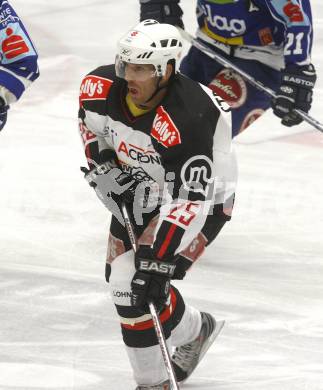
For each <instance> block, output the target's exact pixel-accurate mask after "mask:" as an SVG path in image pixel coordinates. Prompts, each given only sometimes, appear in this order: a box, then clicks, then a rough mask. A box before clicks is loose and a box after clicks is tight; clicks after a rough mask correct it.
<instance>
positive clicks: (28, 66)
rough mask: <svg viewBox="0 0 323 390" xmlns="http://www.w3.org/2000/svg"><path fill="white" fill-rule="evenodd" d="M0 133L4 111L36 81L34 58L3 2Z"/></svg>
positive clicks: (22, 29)
mask: <svg viewBox="0 0 323 390" xmlns="http://www.w3.org/2000/svg"><path fill="white" fill-rule="evenodd" d="M0 36H1V48H0V131H1V130H2V129H3V127H4V126H5V124H6V122H7V116H8V109H9V107H10V105H11V104H12V103H15V102H16V101H17V100H18V99H20V97H21V95H22V94H23V92H24V91H25V89H26V88H27V87H28V86H29V85H30V84H31V83H32V82H33V81H35V80H36V79H37V77H38V76H39V70H38V63H37V59H38V55H37V52H36V49H35V47H34V45H33V43H32V41H31V39H30V38H29V36H28V33H27V31H26V29H25V27H24V25H23V24H22V22H21V20H20V18H19V16H18V15H17V14H16V12H15V10H14V9H13V8H12V6H11V5H10V4H9V2H8V1H7V0H0Z"/></svg>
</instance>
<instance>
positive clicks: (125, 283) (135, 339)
mask: <svg viewBox="0 0 323 390" xmlns="http://www.w3.org/2000/svg"><path fill="white" fill-rule="evenodd" d="M134 273H135V267H134V254H133V252H132V251H127V252H124V253H122V254H120V255H119V256H117V257H116V258H114V260H113V262H112V263H111V275H110V280H109V287H110V293H111V296H112V300H113V302H114V304H115V305H116V308H117V312H118V314H119V316H120V321H121V329H122V335H123V340H124V342H125V344H126V350H127V353H128V357H129V360H130V363H131V366H132V369H133V373H134V378H135V381H136V383H137V384H139V385H156V384H159V383H161V382H163V381H164V380H166V379H167V378H168V376H167V372H166V369H165V364H164V361H163V357H162V354H161V351H160V347H159V344H158V342H157V337H156V334H155V330H154V325H153V322H152V320H151V316H150V314H148V313H147V314H144V313H142V312H140V311H138V310H137V309H136V308H134V307H132V306H131V302H130V294H131V288H130V283H131V280H132V278H133V276H134ZM160 319H161V321H162V324H163V329H164V332H165V337H166V339H167V344H168V346H169V347H170V346H180V345H183V344H185V343H188V342H190V341H192V340H194V339H195V338H196V337H197V336H198V334H199V332H200V328H201V316H200V312H199V311H198V310H197V309H195V308H193V307H191V306H188V305H185V304H184V301H183V299H182V297H181V295H180V293H179V292H178V290H177V289H176V288H175V287H172V289H171V296H170V302H169V305H168V307H167V308H166V309H165V310H163V311H162V312H161V313H160Z"/></svg>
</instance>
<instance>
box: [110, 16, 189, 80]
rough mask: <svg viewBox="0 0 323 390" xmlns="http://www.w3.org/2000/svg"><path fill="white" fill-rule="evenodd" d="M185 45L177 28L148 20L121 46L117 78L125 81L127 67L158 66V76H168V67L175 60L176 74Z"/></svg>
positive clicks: (125, 39) (156, 73)
mask: <svg viewBox="0 0 323 390" xmlns="http://www.w3.org/2000/svg"><path fill="white" fill-rule="evenodd" d="M182 48H183V43H182V39H181V35H180V33H179V31H178V30H177V28H176V27H174V26H172V25H170V24H160V23H159V22H157V21H156V20H152V19H147V20H144V21H143V22H141V23H139V24H138V25H136V26H135V27H134V28H132V29H131V30H129V31H128V32H127V34H126V35H125V36H123V37H122V38H121V39H120V40H119V42H118V54H117V56H116V74H117V76H119V77H124V69H125V64H127V63H132V64H150V65H154V67H155V69H156V72H155V73H154V75H155V76H158V77H162V76H164V75H165V73H166V67H167V63H168V62H169V61H170V60H174V63H175V69H174V71H175V72H176V71H177V69H178V66H179V60H180V57H181V52H182Z"/></svg>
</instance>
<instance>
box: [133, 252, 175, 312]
mask: <svg viewBox="0 0 323 390" xmlns="http://www.w3.org/2000/svg"><path fill="white" fill-rule="evenodd" d="M135 267H136V269H137V271H136V273H135V275H134V277H133V279H132V281H131V290H132V296H131V304H132V306H135V307H137V308H138V309H140V310H141V311H143V312H148V311H149V309H148V306H147V303H148V301H149V300H151V301H152V302H153V303H154V304H155V305H156V308H157V310H162V309H163V307H164V305H165V304H166V303H167V300H168V298H169V293H170V286H171V285H170V281H171V278H172V276H173V274H174V271H175V267H176V266H175V264H174V263H172V262H169V261H159V260H157V259H156V258H155V257H154V255H153V252H152V249H151V248H149V247H144V246H142V247H139V249H138V251H137V252H136V254H135Z"/></svg>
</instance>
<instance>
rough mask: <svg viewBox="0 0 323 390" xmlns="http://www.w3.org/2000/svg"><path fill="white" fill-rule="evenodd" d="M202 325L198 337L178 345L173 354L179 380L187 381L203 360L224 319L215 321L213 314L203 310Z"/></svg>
mask: <svg viewBox="0 0 323 390" xmlns="http://www.w3.org/2000/svg"><path fill="white" fill-rule="evenodd" d="M201 317H202V327H201V331H200V334H199V335H198V337H197V338H196V339H195V340H193V341H191V342H190V343H187V344H184V345H182V346H180V347H177V348H176V350H175V353H174V355H173V356H172V362H173V367H174V370H175V375H176V379H177V381H178V382H183V381H185V380H186V379H187V378H188V377H189V376H190V375H191V374H192V372H193V371H194V369H195V368H196V366H197V365H198V364H199V362H200V361H201V360H202V358H203V356H204V355H205V354H206V351H207V350H208V349H209V348H210V346H211V345H212V343H213V342H214V340H215V339H216V337H217V336H218V334H219V333H220V331H221V329H222V328H223V325H224V321H215V319H214V318H213V317H212V316H211V314H208V313H203V312H201Z"/></svg>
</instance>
